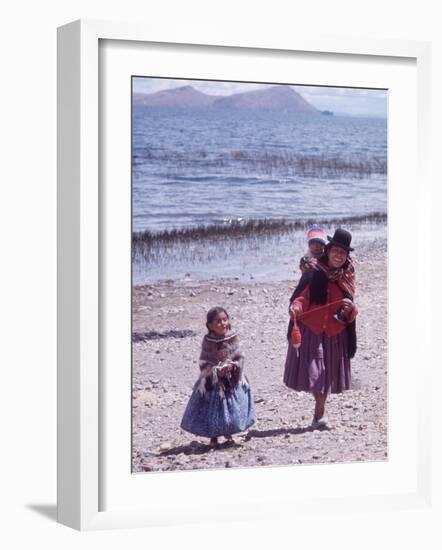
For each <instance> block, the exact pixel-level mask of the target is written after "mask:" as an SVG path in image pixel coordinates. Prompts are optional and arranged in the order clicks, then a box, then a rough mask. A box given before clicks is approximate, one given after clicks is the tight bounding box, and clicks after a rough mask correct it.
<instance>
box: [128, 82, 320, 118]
mask: <svg viewBox="0 0 442 550" xmlns="http://www.w3.org/2000/svg"><path fill="white" fill-rule="evenodd" d="M133 100H134V104H135V105H146V106H149V107H159V106H161V107H192V108H202V107H204V108H207V107H211V108H215V109H239V110H257V111H258V110H261V111H283V112H297V113H317V114H320V113H321V111H319V110H318V109H316V107H314V106H313V105H312V104H311V103H309V102H308V101H306V100H305V99H304V98H303V97H302V96H301V95H300V94H299V93H298V92H296V91H295V90H294V89H293V88H291V87H290V86H283V85H280V86H272V87H270V88H265V89H263V90H253V91H251V92H242V93H237V94H232V95H228V96H219V95H218V96H217V95H209V94H205V93H203V92H199V91H198V90H195V88H193V87H192V86H182V87H180V88H173V89H169V90H162V91H160V92H155V93H152V94H142V93H135V94H134V96H133Z"/></svg>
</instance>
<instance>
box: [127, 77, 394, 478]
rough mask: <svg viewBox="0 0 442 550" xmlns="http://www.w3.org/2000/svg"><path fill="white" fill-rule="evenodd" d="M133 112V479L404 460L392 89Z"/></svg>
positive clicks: (147, 85)
mask: <svg viewBox="0 0 442 550" xmlns="http://www.w3.org/2000/svg"><path fill="white" fill-rule="evenodd" d="M131 101H132V136H131V137H132V465H131V467H132V472H133V473H144V472H169V471H185V470H200V469H224V468H244V467H247V468H249V467H259V468H261V467H263V466H287V465H302V464H330V463H349V462H373V461H385V460H388V447H387V442H388V422H387V389H388V388H387V377H388V364H387V346H388V342H387V316H388V311H387V303H388V300H387V246H388V243H387V118H388V116H387V115H388V113H387V106H388V92H387V90H383V89H364V88H351V87H331V86H313V85H306V84H303V83H292V84H286V83H264V82H262V83H252V82H227V81H208V80H183V79H175V78H158V77H149V76H137V77H135V76H134V77H132V97H131Z"/></svg>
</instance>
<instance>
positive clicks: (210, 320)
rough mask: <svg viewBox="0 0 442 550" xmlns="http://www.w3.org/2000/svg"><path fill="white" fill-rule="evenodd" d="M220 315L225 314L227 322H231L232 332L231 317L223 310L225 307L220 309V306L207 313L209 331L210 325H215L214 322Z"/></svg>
mask: <svg viewBox="0 0 442 550" xmlns="http://www.w3.org/2000/svg"><path fill="white" fill-rule="evenodd" d="M220 313H225V315H226V317H227V320H228V321H229V330H230V328H231V327H230V317H229V314H228V313H227V311H226V310H225V309H224V308H223V307H219V306H216V307H212V308H211V309H209V311H208V312H207V319H206V327H207V330H208V331H210V327H209V325H211V324H212V323H213V321H214V320H215V319H216V317H217V316H218V315H219V314H220Z"/></svg>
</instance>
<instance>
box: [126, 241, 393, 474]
mask: <svg viewBox="0 0 442 550" xmlns="http://www.w3.org/2000/svg"><path fill="white" fill-rule="evenodd" d="M354 262H355V267H356V276H357V279H356V300H355V301H356V303H357V305H358V308H359V315H358V319H357V336H358V351H357V353H356V356H355V358H354V359H353V360H352V389H351V390H350V391H347V392H344V393H342V394H332V395H331V396H330V397H329V399H328V401H327V416H328V418H329V421H330V427H329V429H321V430H313V429H312V428H311V427H310V424H311V420H312V416H313V397H312V396H311V395H310V394H308V393H305V392H294V391H292V390H290V389H289V388H287V387H286V386H284V384H283V382H282V376H283V370H284V363H285V356H286V352H287V340H286V331H287V323H288V313H287V309H288V300H289V297H290V295H291V293H292V290H293V288H294V287H295V286H296V283H297V279H298V278H299V272H298V273H295V272H294V276H293V280H287V281H282V282H281V281H278V282H271V283H268V284H266V283H265V282H262V281H259V282H258V281H256V280H255V279H254V278H253V276H251V277H250V280H248V281H244V280H239V279H235V278H231V279H224V278H213V279H210V280H204V281H200V280H192V278H191V277H188V278H187V279H184V280H180V281H176V280H165V281H161V282H158V283H153V284H145V285H137V286H134V287H133V299H132V312H133V326H132V331H133V333H132V340H133V344H132V345H133V365H132V380H133V394H132V411H133V413H132V416H133V418H132V421H133V424H132V441H133V447H132V471H133V472H140V473H141V472H159V471H174V470H197V469H218V468H236V467H262V466H275V465H278V466H282V465H292V464H312V463H313V464H320V463H321V464H324V463H347V462H366V461H385V460H387V459H388V431H387V428H388V418H387V412H388V411H387V380H388V370H387V347H388V342H387V317H388V314H387V243H386V239H385V238H384V239H379V240H378V241H376V242H370V243H367V244H366V245H365V246H363V247H360V250H358V252H357V253H355V254H354ZM215 305H219V306H222V307H224V308H225V309H226V310H227V311H228V313H229V315H230V319H231V323H232V327H233V329H234V330H235V331H236V332H237V333H238V334H239V337H240V339H241V347H242V350H243V353H244V355H245V372H246V375H247V377H248V379H249V381H250V385H251V388H252V393H253V397H254V401H255V408H256V416H257V421H256V423H255V424H254V425H253V426H252V427H251V428H249V429H248V430H247V431H246V432H243V433H240V434H236V435H235V436H234V441H233V443H230V442H224V441H223V438H220V444H219V446H218V447H217V448H215V449H213V448H211V447H210V446H209V445H208V440H207V439H205V438H201V437H198V436H194V435H192V434H189V433H187V432H185V431H183V430H181V429H180V422H181V418H182V415H183V412H184V409H185V406H186V404H187V401H188V399H189V396H190V394H191V391H192V387H193V384H194V383H195V381H196V379H197V377H198V374H199V368H198V358H199V353H200V346H201V340H202V338H203V336H204V334H205V333H206V329H205V316H206V312H207V311H208V309H210V308H211V307H213V306H215Z"/></svg>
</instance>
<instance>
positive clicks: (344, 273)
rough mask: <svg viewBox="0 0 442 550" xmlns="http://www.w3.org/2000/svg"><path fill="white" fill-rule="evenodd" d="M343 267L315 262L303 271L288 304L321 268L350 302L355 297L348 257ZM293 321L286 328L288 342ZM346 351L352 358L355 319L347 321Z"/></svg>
mask: <svg viewBox="0 0 442 550" xmlns="http://www.w3.org/2000/svg"><path fill="white" fill-rule="evenodd" d="M344 265H345V268H344V267H340V268H339V269H331V268H330V267H328V266H327V265H325V264H324V263H323V262H321V261H318V262H317V263H316V268H315V269H314V270H311V271H307V272H305V273H303V275H302V277H301V279H300V280H299V283H298V286H297V287H296V288H295V290H294V292H293V294H292V296H291V297H290V304H291V303H292V302H293V300H295V299H296V298H297V297H298V296H299V295H300V294H301V293H302V291H303V290H304V289H305V288H306V287H307V286H309V285H310V284H311V282H312V280H313V277H314V274H315V271H317V270H321V271H322V272H323V273H324V274H325V275H326V277H327V279H328V280H329V281H333V282H335V283H336V284H337V285H338V287H339V288H340V289H341V291H342V293H343V295H344V298H348V299H349V300H351V301H352V302H353V301H354V297H355V269H354V266H353V262H352V261H351V259H350V258H348V259H347V261H346V263H345V264H344ZM293 327H294V323H293V320H292V319H290V321H289V325H288V329H287V340H288V341H289V342H290V340H291V337H292V331H293ZM346 331H347V352H348V356H349V358H350V359H352V358H353V357H354V356H355V354H356V350H357V337H356V320H354V321H352V322H351V323H347V326H346Z"/></svg>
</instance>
